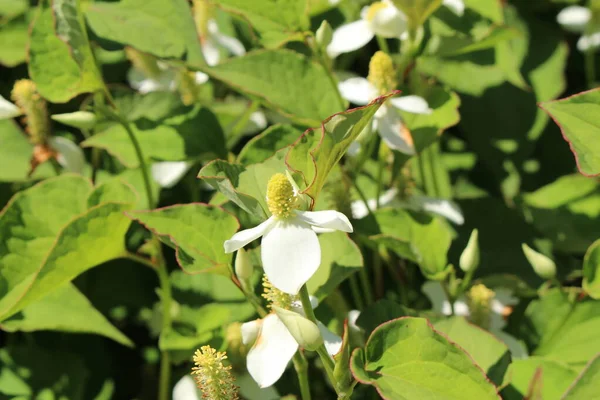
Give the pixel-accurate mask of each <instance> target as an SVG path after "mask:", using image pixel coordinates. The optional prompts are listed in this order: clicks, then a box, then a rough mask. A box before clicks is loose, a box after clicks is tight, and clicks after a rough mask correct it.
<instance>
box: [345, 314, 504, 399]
mask: <svg viewBox="0 0 600 400" xmlns="http://www.w3.org/2000/svg"><path fill="white" fill-rule="evenodd" d="M350 367H351V369H352V374H353V375H354V377H355V378H356V379H357V380H358V381H360V382H361V383H364V384H369V385H374V386H375V388H376V389H377V391H378V392H379V394H380V395H381V396H382V397H383V398H384V399H397V398H409V399H413V398H414V399H425V398H432V397H439V398H444V399H457V400H458V399H478V400H484V399H499V396H498V394H497V391H496V387H495V386H494V385H493V384H492V383H491V382H490V381H489V380H488V379H487V377H486V376H485V374H484V373H483V371H481V369H480V368H479V367H478V366H477V364H475V363H474V362H473V360H472V359H471V357H469V355H468V354H467V353H465V351H464V350H463V349H461V348H460V347H458V346H457V345H455V344H454V343H452V342H450V341H448V339H446V338H445V337H444V336H442V335H441V334H439V333H438V332H437V331H435V330H434V329H433V327H432V326H431V325H430V324H429V322H427V320H426V319H423V318H411V317H404V318H398V319H395V320H392V321H389V322H386V323H384V324H382V325H380V326H379V327H377V329H375V330H374V331H373V333H372V334H371V336H370V337H369V340H368V341H367V345H366V347H365V349H364V350H363V349H361V348H359V349H356V350H354V352H353V353H352V359H351V363H350Z"/></svg>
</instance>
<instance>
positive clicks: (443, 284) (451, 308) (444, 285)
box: [440, 282, 455, 315]
mask: <svg viewBox="0 0 600 400" xmlns="http://www.w3.org/2000/svg"><path fill="white" fill-rule="evenodd" d="M440 283H441V284H442V289H443V290H444V294H445V295H446V298H447V299H448V303H450V313H451V315H455V314H454V298H453V297H452V296H451V295H450V291H449V290H448V284H447V283H446V282H440Z"/></svg>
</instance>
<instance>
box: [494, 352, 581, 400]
mask: <svg viewBox="0 0 600 400" xmlns="http://www.w3.org/2000/svg"><path fill="white" fill-rule="evenodd" d="M509 373H510V374H511V377H512V379H511V383H510V386H508V387H507V388H506V389H504V390H503V391H502V398H503V399H505V400H522V399H524V398H532V399H537V398H540V397H528V395H529V394H530V392H531V388H532V386H533V387H534V388H537V390H539V392H538V393H540V394H541V398H542V399H544V400H559V399H560V398H561V395H562V393H564V392H565V390H566V389H567V388H568V387H569V384H570V383H571V382H572V381H573V379H575V377H576V376H577V372H576V371H575V370H574V369H572V368H569V367H568V366H566V365H564V364H562V363H559V362H556V361H552V360H546V359H544V358H541V357H530V358H527V359H523V360H515V361H513V363H512V364H511V366H510V371H509ZM537 374H539V376H536V375H537ZM535 380H538V381H539V382H538V383H539V384H537V385H536V384H535ZM532 383H534V384H533V385H532ZM534 390H536V389H534ZM534 393H535V392H534ZM532 394H533V393H532Z"/></svg>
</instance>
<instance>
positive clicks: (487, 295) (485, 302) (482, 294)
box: [467, 284, 496, 329]
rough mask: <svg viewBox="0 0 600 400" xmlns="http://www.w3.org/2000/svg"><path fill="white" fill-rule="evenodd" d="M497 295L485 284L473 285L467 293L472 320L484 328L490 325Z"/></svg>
mask: <svg viewBox="0 0 600 400" xmlns="http://www.w3.org/2000/svg"><path fill="white" fill-rule="evenodd" d="M495 296H496V293H494V291H493V290H491V289H488V288H487V287H486V286H485V285H483V284H477V285H473V287H471V289H470V290H469V292H468V293H467V304H468V305H469V314H470V319H471V322H473V323H474V324H475V325H477V326H480V327H482V328H484V329H489V327H490V313H491V312H492V299H493V298H494V297H495Z"/></svg>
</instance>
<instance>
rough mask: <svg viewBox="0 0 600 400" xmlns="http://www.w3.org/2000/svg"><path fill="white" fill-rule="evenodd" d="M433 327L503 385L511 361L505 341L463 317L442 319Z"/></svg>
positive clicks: (495, 382)
mask: <svg viewBox="0 0 600 400" xmlns="http://www.w3.org/2000/svg"><path fill="white" fill-rule="evenodd" d="M433 327H434V328H435V329H436V330H437V331H439V332H442V333H444V334H445V335H446V336H447V337H448V339H450V340H452V341H453V342H454V343H456V344H457V345H459V346H460V347H462V348H463V349H464V350H465V351H466V352H467V353H468V354H469V355H470V356H471V357H473V360H475V362H476V363H477V365H479V366H480V367H481V369H483V371H484V372H485V373H486V375H487V376H488V377H489V378H490V379H491V381H492V382H494V384H495V385H496V386H500V385H502V383H503V381H504V375H505V374H506V371H507V370H508V366H509V365H510V362H511V357H510V352H509V350H508V347H507V346H506V345H505V344H504V343H503V342H501V341H500V340H499V339H497V338H496V337H494V335H492V334H491V333H489V332H487V331H485V330H483V329H481V328H479V327H477V326H475V325H473V324H471V323H469V322H467V320H466V319H465V318H463V317H452V318H448V319H445V320H440V321H438V322H436V323H434V324H433Z"/></svg>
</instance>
